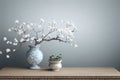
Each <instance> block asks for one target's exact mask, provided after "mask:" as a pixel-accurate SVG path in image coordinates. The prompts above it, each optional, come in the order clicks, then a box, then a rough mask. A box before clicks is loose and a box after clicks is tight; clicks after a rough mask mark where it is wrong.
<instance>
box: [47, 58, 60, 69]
mask: <svg viewBox="0 0 120 80" xmlns="http://www.w3.org/2000/svg"><path fill="white" fill-rule="evenodd" d="M61 62H62V60H61V61H49V69H50V70H53V71H60V69H61V68H62V63H61Z"/></svg>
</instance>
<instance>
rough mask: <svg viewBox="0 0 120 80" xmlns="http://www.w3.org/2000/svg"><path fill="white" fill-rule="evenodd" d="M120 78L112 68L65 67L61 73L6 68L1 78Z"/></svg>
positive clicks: (2, 70) (0, 74) (3, 69)
mask: <svg viewBox="0 0 120 80" xmlns="http://www.w3.org/2000/svg"><path fill="white" fill-rule="evenodd" d="M11 76H14V77H15V76H17V77H25V76H26V77H30V76H31V77H46V76H47V77H53V76H56V77H61V76H62V77H66V76H67V77H69V78H71V77H85V76H89V77H95V76H99V77H100V76H101V77H109V76H111V77H119V78H120V72H119V71H117V70H116V69H115V68H112V67H64V68H62V69H61V70H60V71H50V70H48V69H46V68H42V69H40V70H31V69H27V68H11V67H5V68H2V69H1V70H0V78H1V77H11Z"/></svg>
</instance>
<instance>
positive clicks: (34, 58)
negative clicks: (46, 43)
mask: <svg viewBox="0 0 120 80" xmlns="http://www.w3.org/2000/svg"><path fill="white" fill-rule="evenodd" d="M29 47H30V49H29V50H28V51H27V56H26V57H27V62H28V63H29V64H30V65H31V66H30V69H40V65H39V64H40V63H41V62H42V60H43V53H42V51H41V50H40V46H39V45H36V46H29Z"/></svg>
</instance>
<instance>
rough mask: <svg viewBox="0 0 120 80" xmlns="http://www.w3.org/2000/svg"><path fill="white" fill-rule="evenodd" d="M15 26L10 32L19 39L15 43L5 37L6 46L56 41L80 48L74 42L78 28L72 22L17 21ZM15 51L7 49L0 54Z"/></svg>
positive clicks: (14, 40)
mask: <svg viewBox="0 0 120 80" xmlns="http://www.w3.org/2000/svg"><path fill="white" fill-rule="evenodd" d="M15 24H16V26H15V27H11V28H9V29H8V32H11V31H14V32H15V33H17V35H18V36H19V37H16V38H14V39H13V41H10V40H8V39H7V37H3V41H4V42H5V43H6V44H9V45H13V46H17V45H19V44H22V43H26V42H29V43H31V44H34V45H39V44H41V43H43V42H45V41H46V42H47V41H52V40H56V41H59V42H64V43H70V44H71V45H72V46H74V47H78V46H77V44H75V42H74V41H73V40H74V32H75V31H76V26H75V25H74V24H73V23H72V22H69V21H63V20H61V21H60V22H59V23H57V22H56V21H51V22H46V21H45V20H44V19H40V23H39V24H36V23H30V22H23V23H20V22H19V20H16V21H15ZM15 51H16V49H10V48H7V49H6V50H5V51H0V54H2V53H5V52H6V53H10V52H15ZM6 57H7V58H9V57H10V56H9V55H6Z"/></svg>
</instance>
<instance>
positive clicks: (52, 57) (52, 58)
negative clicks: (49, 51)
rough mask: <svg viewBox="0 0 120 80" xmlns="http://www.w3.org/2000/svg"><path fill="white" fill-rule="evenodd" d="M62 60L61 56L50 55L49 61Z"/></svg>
mask: <svg viewBox="0 0 120 80" xmlns="http://www.w3.org/2000/svg"><path fill="white" fill-rule="evenodd" d="M60 60H62V54H53V55H50V57H49V61H60Z"/></svg>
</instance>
